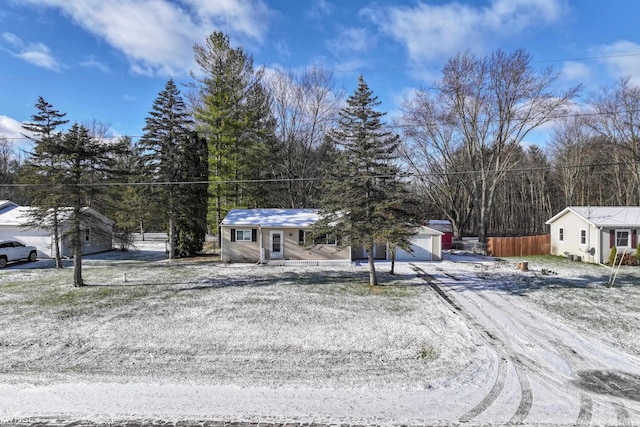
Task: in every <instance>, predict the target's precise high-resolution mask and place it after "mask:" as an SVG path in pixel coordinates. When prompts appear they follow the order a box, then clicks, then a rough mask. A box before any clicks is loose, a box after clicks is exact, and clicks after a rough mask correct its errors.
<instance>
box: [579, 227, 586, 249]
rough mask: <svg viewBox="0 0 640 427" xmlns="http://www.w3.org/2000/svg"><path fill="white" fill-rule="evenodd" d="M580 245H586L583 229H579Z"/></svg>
mask: <svg viewBox="0 0 640 427" xmlns="http://www.w3.org/2000/svg"><path fill="white" fill-rule="evenodd" d="M580 244H581V245H586V244H587V230H585V229H584V228H582V229H580Z"/></svg>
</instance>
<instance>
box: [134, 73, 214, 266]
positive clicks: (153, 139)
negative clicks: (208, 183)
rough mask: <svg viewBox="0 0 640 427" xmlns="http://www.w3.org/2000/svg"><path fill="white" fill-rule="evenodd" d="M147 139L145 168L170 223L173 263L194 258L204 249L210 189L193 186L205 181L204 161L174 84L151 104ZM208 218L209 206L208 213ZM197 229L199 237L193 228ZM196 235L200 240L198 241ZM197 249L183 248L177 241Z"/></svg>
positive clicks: (144, 143)
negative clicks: (203, 220)
mask: <svg viewBox="0 0 640 427" xmlns="http://www.w3.org/2000/svg"><path fill="white" fill-rule="evenodd" d="M145 121H146V126H145V127H144V131H145V133H144V135H143V137H142V138H141V139H140V142H139V146H140V148H141V149H142V150H143V151H144V154H143V164H144V172H145V174H146V176H147V179H148V180H150V181H155V182H156V183H157V185H156V186H154V187H153V189H154V191H151V192H149V194H152V195H155V196H157V197H158V201H159V202H161V203H163V205H164V206H165V207H166V213H167V219H168V221H169V258H174V257H175V256H176V255H182V256H185V255H194V254H195V253H196V252H198V251H200V250H201V249H202V243H203V242H204V235H205V232H206V225H205V226H203V225H202V224H201V221H200V220H195V219H197V218H200V217H201V216H202V214H200V212H201V211H202V210H203V203H205V204H206V201H207V191H206V188H203V186H202V185H201V184H200V185H198V184H190V183H192V182H194V181H204V180H205V179H206V174H203V172H202V171H203V166H202V162H203V161H206V155H205V154H204V153H203V149H202V140H201V139H200V138H198V137H197V136H195V135H194V133H193V130H192V127H193V121H192V119H191V116H190V114H189V112H188V111H187V108H186V105H185V103H184V101H183V99H182V97H181V95H180V91H179V90H178V88H177V87H176V85H175V83H174V82H173V80H169V81H168V82H167V84H166V85H165V88H164V90H163V91H162V92H160V93H159V94H158V97H157V98H156V99H155V101H154V102H153V106H152V111H151V112H150V113H149V117H147V118H146V119H145ZM203 214H206V206H205V207H204V213H203ZM194 222H196V223H197V224H198V227H197V229H198V230H199V231H198V232H196V231H195V229H194V228H192V225H193V224H192V223H194ZM193 233H195V234H196V235H197V237H196V235H194V234H193ZM178 234H180V235H181V236H183V237H182V239H185V238H187V237H186V236H190V237H188V238H187V239H188V240H189V241H191V242H201V243H200V245H199V247H198V244H195V245H193V244H189V245H186V246H185V245H184V244H181V248H180V250H179V251H178V253H176V249H177V246H178V242H177V236H178Z"/></svg>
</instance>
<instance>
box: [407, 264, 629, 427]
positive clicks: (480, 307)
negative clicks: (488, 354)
mask: <svg viewBox="0 0 640 427" xmlns="http://www.w3.org/2000/svg"><path fill="white" fill-rule="evenodd" d="M413 269H414V271H416V273H417V274H419V275H421V277H422V278H423V279H424V280H426V281H428V282H429V283H431V284H432V286H433V287H434V289H435V290H437V291H438V292H439V293H440V294H441V296H442V297H443V301H444V302H446V303H448V304H449V305H450V306H451V309H452V310H453V311H454V312H457V313H458V314H459V315H460V316H462V317H463V318H464V319H465V320H466V322H467V324H468V325H469V327H470V328H472V329H474V330H475V332H476V333H477V334H478V335H479V336H480V337H482V339H483V340H484V341H485V342H486V343H488V344H489V345H490V346H491V347H492V349H493V356H494V358H495V360H496V367H495V368H494V372H493V374H492V375H493V379H492V380H491V383H490V386H491V387H490V388H489V389H488V390H486V391H485V394H484V396H482V393H478V394H476V395H475V396H473V399H474V406H473V407H472V408H471V409H470V410H468V411H466V412H465V413H463V414H459V417H458V418H457V419H456V420H453V419H452V420H449V421H451V422H455V421H459V422H468V421H472V422H473V423H491V424H494V423H523V422H524V423H527V424H529V423H545V424H546V423H554V424H556V423H557V424H567V423H570V424H576V425H589V424H596V425H600V424H614V425H637V424H639V423H640V360H638V358H635V357H632V356H629V355H627V354H623V353H621V352H619V351H615V350H612V349H611V348H610V346H608V345H607V344H605V343H603V342H601V341H600V340H599V339H597V338H596V337H594V336H589V337H587V336H584V335H582V334H580V333H579V332H578V331H576V330H573V329H571V328H569V327H567V326H566V325H564V324H563V323H561V322H559V321H557V319H554V318H552V317H550V316H549V315H548V314H546V313H541V312H540V311H538V310H537V309H536V308H535V307H534V306H533V305H531V304H527V303H524V302H523V303H522V304H519V303H518V299H517V298H514V297H510V298H508V299H507V298H506V296H505V291H504V289H502V288H501V287H500V286H499V283H496V282H495V281H492V280H491V278H490V276H489V275H484V274H482V273H481V274H478V273H479V271H480V272H481V271H482V269H478V268H468V266H461V264H458V266H457V267H453V266H452V265H451V262H444V263H442V264H423V265H420V266H417V265H414V266H413ZM483 276H484V277H483Z"/></svg>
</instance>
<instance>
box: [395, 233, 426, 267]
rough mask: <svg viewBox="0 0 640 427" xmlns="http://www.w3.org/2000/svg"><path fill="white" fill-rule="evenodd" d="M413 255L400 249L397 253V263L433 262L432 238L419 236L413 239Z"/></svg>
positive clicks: (424, 235) (423, 235)
mask: <svg viewBox="0 0 640 427" xmlns="http://www.w3.org/2000/svg"><path fill="white" fill-rule="evenodd" d="M411 243H412V245H411V248H412V249H413V253H410V252H407V251H405V250H402V249H400V248H398V250H397V251H396V261H431V260H432V258H433V254H432V253H431V236H430V235H428V234H418V235H417V236H415V237H413V238H412V239H411Z"/></svg>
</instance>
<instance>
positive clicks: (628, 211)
mask: <svg viewBox="0 0 640 427" xmlns="http://www.w3.org/2000/svg"><path fill="white" fill-rule="evenodd" d="M568 212H573V213H574V214H576V215H578V216H580V217H582V218H584V219H585V220H587V221H588V222H590V223H591V224H593V225H594V226H596V227H640V206H570V207H568V208H565V209H564V210H562V211H561V212H560V213H558V214H557V215H555V216H554V217H552V218H551V219H549V220H548V221H547V224H551V223H553V222H554V221H555V220H557V219H558V218H560V217H562V216H564V215H565V214H567V213H568Z"/></svg>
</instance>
